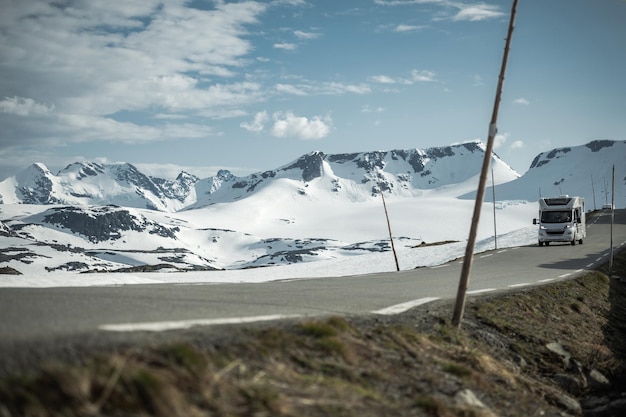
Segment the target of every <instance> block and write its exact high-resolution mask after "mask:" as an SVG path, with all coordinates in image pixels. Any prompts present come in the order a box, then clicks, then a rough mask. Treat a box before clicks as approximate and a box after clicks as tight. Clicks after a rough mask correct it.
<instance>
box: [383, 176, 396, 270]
mask: <svg viewBox="0 0 626 417" xmlns="http://www.w3.org/2000/svg"><path fill="white" fill-rule="evenodd" d="M378 189H379V190H380V197H381V198H382V199H383V208H384V209H385V218H386V219H387V229H388V230H389V241H390V242H391V251H392V252H393V259H394V260H395V261H396V271H397V272H400V264H399V263H398V255H397V254H396V247H395V246H394V244H393V234H392V233H391V223H390V222H389V214H388V213H387V204H386V203H385V196H384V195H383V189H382V188H381V187H380V185H379V186H378Z"/></svg>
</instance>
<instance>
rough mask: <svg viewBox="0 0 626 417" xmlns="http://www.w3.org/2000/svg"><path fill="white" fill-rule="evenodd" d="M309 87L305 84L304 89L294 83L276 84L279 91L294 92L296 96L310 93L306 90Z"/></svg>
mask: <svg viewBox="0 0 626 417" xmlns="http://www.w3.org/2000/svg"><path fill="white" fill-rule="evenodd" d="M307 89H308V88H307V87H306V86H304V89H303V88H301V87H299V86H295V85H293V84H276V91H278V92H279V93H285V94H292V95H294V96H306V95H308V94H309V93H308V92H307V91H305V90H307Z"/></svg>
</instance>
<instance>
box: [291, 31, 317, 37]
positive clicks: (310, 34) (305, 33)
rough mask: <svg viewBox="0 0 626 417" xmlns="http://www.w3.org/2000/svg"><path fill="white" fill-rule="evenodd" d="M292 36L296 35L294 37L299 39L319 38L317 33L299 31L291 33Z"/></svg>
mask: <svg viewBox="0 0 626 417" xmlns="http://www.w3.org/2000/svg"><path fill="white" fill-rule="evenodd" d="M293 34H294V35H296V37H297V38H299V39H317V38H319V37H320V34H319V33H315V32H303V31H301V30H296V31H295V32H293Z"/></svg>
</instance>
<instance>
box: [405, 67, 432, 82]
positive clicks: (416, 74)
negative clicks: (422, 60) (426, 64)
mask: <svg viewBox="0 0 626 417" xmlns="http://www.w3.org/2000/svg"><path fill="white" fill-rule="evenodd" d="M436 78H437V74H435V73H434V72H433V71H425V70H421V71H419V70H415V69H414V70H412V71H411V81H412V82H432V81H436Z"/></svg>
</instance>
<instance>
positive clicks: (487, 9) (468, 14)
mask: <svg viewBox="0 0 626 417" xmlns="http://www.w3.org/2000/svg"><path fill="white" fill-rule="evenodd" d="M457 7H459V9H460V10H459V11H458V13H457V14H455V15H454V17H453V18H452V20H455V21H471V22H478V21H481V20H487V19H494V18H499V17H502V16H504V15H505V14H504V13H503V12H501V11H500V8H499V7H498V6H492V5H489V4H476V5H470V6H468V5H465V4H459V5H458V6H457Z"/></svg>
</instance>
